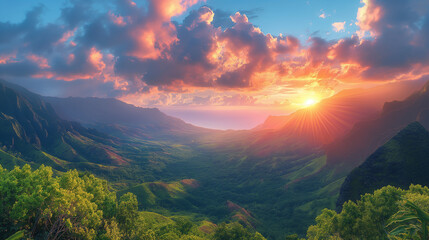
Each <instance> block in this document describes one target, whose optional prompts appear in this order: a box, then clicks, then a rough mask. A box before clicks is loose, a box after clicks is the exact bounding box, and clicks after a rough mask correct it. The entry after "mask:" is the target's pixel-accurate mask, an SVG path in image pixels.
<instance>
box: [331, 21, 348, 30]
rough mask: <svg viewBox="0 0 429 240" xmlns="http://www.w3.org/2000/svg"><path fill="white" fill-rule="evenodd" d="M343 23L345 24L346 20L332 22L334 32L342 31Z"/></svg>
mask: <svg viewBox="0 0 429 240" xmlns="http://www.w3.org/2000/svg"><path fill="white" fill-rule="evenodd" d="M345 25H346V22H334V23H332V27H333V28H334V31H335V32H339V31H344V26H345Z"/></svg>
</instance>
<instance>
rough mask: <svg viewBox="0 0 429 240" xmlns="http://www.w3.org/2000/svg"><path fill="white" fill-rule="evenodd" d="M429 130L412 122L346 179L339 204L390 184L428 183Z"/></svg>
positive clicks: (405, 185) (407, 185) (338, 205)
mask: <svg viewBox="0 0 429 240" xmlns="http://www.w3.org/2000/svg"><path fill="white" fill-rule="evenodd" d="M428 172H429V132H428V131H427V130H426V129H425V128H424V127H423V126H422V125H421V124H420V123H418V122H414V123H411V124H410V125H408V126H407V127H406V128H404V129H403V130H401V131H400V132H399V133H398V134H397V135H396V136H394V137H393V138H392V139H391V140H389V141H388V142H387V143H386V144H384V145H383V146H381V147H380V148H378V149H377V151H375V152H374V153H373V154H371V156H369V158H368V159H367V160H366V161H365V162H364V163H363V164H362V165H360V166H359V167H357V168H355V169H354V170H353V171H352V172H351V173H350V174H349V175H348V176H347V178H346V180H345V181H344V183H343V185H342V187H341V190H340V195H339V198H338V202H337V207H340V206H342V204H343V203H344V202H346V201H348V200H353V201H356V200H357V199H360V196H361V195H363V194H365V193H372V192H373V191H375V190H377V189H379V188H382V187H384V186H387V185H391V186H395V187H400V188H403V189H407V188H408V187H409V186H410V184H421V185H424V186H428V185H429V174H428Z"/></svg>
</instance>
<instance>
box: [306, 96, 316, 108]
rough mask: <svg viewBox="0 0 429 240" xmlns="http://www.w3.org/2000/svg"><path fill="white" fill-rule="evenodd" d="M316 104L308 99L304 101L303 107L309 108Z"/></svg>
mask: <svg viewBox="0 0 429 240" xmlns="http://www.w3.org/2000/svg"><path fill="white" fill-rule="evenodd" d="M316 103H318V101H317V100H316V99H314V98H309V99H307V100H305V102H304V106H305V107H311V106H313V105H315V104H316Z"/></svg>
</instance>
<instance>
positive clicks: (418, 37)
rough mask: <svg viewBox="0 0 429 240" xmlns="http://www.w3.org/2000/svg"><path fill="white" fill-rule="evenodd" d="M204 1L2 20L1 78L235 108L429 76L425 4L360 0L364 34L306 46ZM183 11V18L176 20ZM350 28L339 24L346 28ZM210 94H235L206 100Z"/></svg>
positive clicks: (77, 2)
mask: <svg viewBox="0 0 429 240" xmlns="http://www.w3.org/2000/svg"><path fill="white" fill-rule="evenodd" d="M198 2H199V1H198V0H148V1H147V2H146V4H137V3H135V2H133V1H131V0H114V1H112V2H111V5H109V6H110V7H109V9H106V10H105V11H104V10H100V9H97V10H94V9H95V7H94V2H93V1H85V0H69V1H68V2H67V4H66V5H65V6H64V7H63V8H62V10H61V16H60V17H59V19H58V21H56V22H54V23H44V22H43V21H41V17H42V16H43V13H44V7H43V6H37V7H35V8H34V9H32V10H30V11H29V12H28V13H27V14H26V16H25V18H24V20H23V21H22V22H20V23H10V22H0V77H3V78H8V79H23V78H25V79H32V78H33V79H40V81H42V80H43V82H44V83H47V82H49V81H51V82H52V81H57V82H55V84H52V86H56V87H58V88H59V86H60V85H61V84H62V85H63V86H72V85H73V84H71V82H76V83H75V85H73V86H75V87H74V88H73V89H77V88H78V86H82V88H84V87H86V88H89V89H92V90H88V91H87V93H88V94H89V93H94V94H97V95H98V96H100V94H102V92H105V94H106V96H107V95H108V96H115V97H120V98H128V99H130V98H131V97H135V98H138V97H137V96H139V95H145V97H142V98H141V99H145V100H144V103H151V102H152V103H159V102H161V103H164V104H173V103H175V102H181V103H183V104H189V103H192V102H195V103H196V102H203V101H205V100H204V99H206V100H207V103H208V104H224V105H228V104H232V103H234V104H235V103H240V104H251V103H252V101H254V99H252V98H248V97H249V96H250V95H249V94H250V93H251V92H253V93H254V92H256V91H264V90H265V89H267V88H270V89H271V88H278V89H283V87H284V86H293V87H295V88H305V87H306V86H309V85H311V84H309V83H311V82H315V83H318V84H319V83H324V82H325V83H326V82H329V83H335V84H340V83H347V82H362V81H392V80H396V81H400V80H404V79H413V78H418V77H419V76H422V75H424V74H428V73H429V2H428V1H426V0H402V1H399V0H398V1H392V0H363V1H362V4H363V5H362V7H361V8H359V10H358V11H357V17H356V21H357V22H356V25H357V27H358V32H356V33H355V34H352V35H351V36H349V37H345V38H341V39H336V40H329V41H328V40H326V39H323V38H320V37H316V36H314V35H312V36H311V37H310V38H309V39H308V41H307V42H306V43H300V41H299V40H298V39H297V38H296V37H294V36H283V35H279V36H274V35H271V34H269V33H264V32H262V31H261V30H260V29H259V28H258V27H257V26H255V25H254V24H252V21H251V20H252V18H256V17H258V16H259V14H260V12H261V11H262V9H251V10H247V11H239V12H237V13H229V12H226V11H222V10H220V9H215V10H213V9H211V8H210V7H209V6H202V7H200V8H198V9H192V10H189V9H190V7H191V6H194V5H195V4H196V3H198ZM185 13H186V16H183V21H182V22H175V21H172V20H171V19H172V18H174V17H177V16H180V15H182V14H185ZM319 17H321V18H323V17H326V15H325V14H324V13H323V12H322V14H321V15H320V16H319ZM345 24H346V22H336V23H334V24H332V26H333V28H334V30H335V31H337V32H339V31H344V30H345ZM285 30H286V31H287V29H285ZM68 81H69V82H70V83H68ZM85 81H88V83H91V84H83V82H85ZM78 83H79V84H78ZM96 86H99V87H100V89H101V90H100V91H95V90H94V89H95V88H96ZM205 90H211V91H217V92H224V91H234V93H235V94H236V95H234V94H230V95H228V96H226V97H222V98H220V97H219V96H217V97H216V98H212V97H210V98H206V96H200V95H199V93H201V92H204V91H205ZM83 92H84V91H83ZM151 94H152V96H153V97H148V96H149V95H151ZM186 94H187V95H189V96H188V97H186V98H185V97H184V96H185V95H186ZM127 96H128V97H127ZM173 96H174V97H173ZM194 97H195V98H194ZM157 98H160V99H159V101H158V100H157ZM178 99H182V100H178ZM184 99H185V100H184ZM215 99H217V100H215ZM228 99H229V100H228ZM142 101H143V100H142ZM246 102H247V103H246Z"/></svg>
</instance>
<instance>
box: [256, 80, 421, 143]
mask: <svg viewBox="0 0 429 240" xmlns="http://www.w3.org/2000/svg"><path fill="white" fill-rule="evenodd" d="M424 83H425V82H424V81H423V80H418V81H410V82H405V83H404V82H399V83H391V84H384V85H381V86H378V87H373V88H368V89H347V90H343V91H341V92H339V93H337V94H335V95H334V96H332V97H330V98H327V99H324V100H322V101H321V102H320V103H318V104H316V105H314V106H311V107H307V108H304V109H301V110H298V111H296V112H294V113H292V114H290V115H288V116H270V117H268V118H267V119H266V121H265V122H264V123H263V124H261V125H259V126H258V127H256V128H255V129H253V130H256V131H258V130H275V131H276V133H274V134H272V135H273V137H275V136H274V135H278V136H279V137H280V136H293V137H294V138H299V139H303V140H305V141H308V142H311V143H314V144H316V145H324V144H329V143H331V142H332V141H334V140H336V139H338V138H340V137H343V136H344V135H345V134H346V133H348V132H349V131H350V130H351V129H352V127H353V126H354V124H356V123H358V122H361V121H367V120H371V119H374V118H376V117H377V116H378V115H379V113H380V111H381V109H382V106H383V104H384V103H385V102H387V101H393V100H397V99H403V98H406V97H408V96H409V95H410V94H411V93H413V92H414V91H416V90H418V89H419V88H421V87H422V86H423V85H424ZM277 138H278V137H277Z"/></svg>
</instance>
